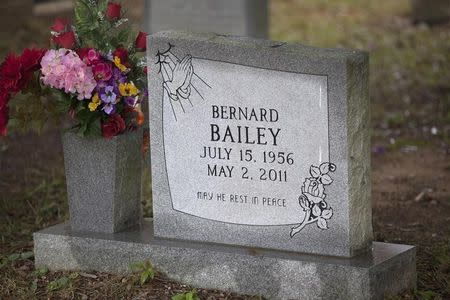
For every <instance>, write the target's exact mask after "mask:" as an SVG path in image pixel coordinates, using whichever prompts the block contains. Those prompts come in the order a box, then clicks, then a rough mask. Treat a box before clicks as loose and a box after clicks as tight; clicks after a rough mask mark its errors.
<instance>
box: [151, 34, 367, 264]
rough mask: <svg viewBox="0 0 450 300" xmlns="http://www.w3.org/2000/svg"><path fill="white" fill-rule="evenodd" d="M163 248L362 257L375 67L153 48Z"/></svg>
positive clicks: (274, 51)
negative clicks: (169, 243)
mask: <svg viewBox="0 0 450 300" xmlns="http://www.w3.org/2000/svg"><path fill="white" fill-rule="evenodd" d="M148 65H149V66H153V67H150V71H149V75H148V79H149V91H150V92H149V108H150V111H149V113H150V129H151V139H150V140H151V164H152V190H153V211H154V218H155V235H156V236H158V237H164V238H171V239H183V240H193V241H205V242H214V243H224V244H231V245H242V246H249V247H257V248H271V249H281V250H288V251H296V252H305V253H317V254H324V255H336V256H354V255H355V254H357V253H359V252H361V251H364V250H366V249H367V247H368V246H369V245H370V242H371V239H372V227H371V208H370V198H369V197H370V177H369V170H370V161H369V157H370V156H369V155H370V153H369V137H370V134H369V126H368V125H369V120H370V118H369V98H368V85H367V82H368V57H367V55H366V54H365V53H361V52H358V51H348V50H330V49H320V48H312V47H305V46H301V45H296V44H286V43H278V42H271V41H264V40H253V39H248V38H238V37H227V36H221V35H215V34H192V33H186V32H176V31H171V32H162V33H158V34H155V35H153V36H151V37H150V38H149V43H148Z"/></svg>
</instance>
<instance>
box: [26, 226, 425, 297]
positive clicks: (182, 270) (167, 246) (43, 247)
mask: <svg viewBox="0 0 450 300" xmlns="http://www.w3.org/2000/svg"><path fill="white" fill-rule="evenodd" d="M34 252H35V260H36V266H47V267H48V268H49V269H51V270H84V271H89V270H90V271H92V270H95V271H102V272H110V273H128V272H130V268H129V266H130V264H131V263H133V262H142V261H145V260H149V261H151V262H152V264H153V265H154V266H155V267H156V268H157V269H158V270H159V271H161V272H162V273H163V274H165V275H167V276H168V277H170V278H171V279H174V280H177V281H181V282H183V283H186V284H188V285H192V286H197V287H202V288H212V289H221V290H227V291H232V292H236V293H242V294H251V295H261V296H263V297H266V298H268V299H383V298H384V297H386V296H389V295H394V294H397V293H399V292H401V291H404V290H407V289H412V288H414V287H415V282H416V253H415V247H413V246H407V245H397V244H387V243H378V242H374V243H373V247H372V251H371V252H369V253H366V254H364V255H361V256H357V257H354V258H337V257H326V256H318V255H307V254H296V253H290V252H279V251H277V252H275V251H268V250H260V249H253V248H245V247H233V246H224V245H216V244H204V243H192V242H181V241H173V240H161V239H156V238H154V237H153V223H152V222H151V221H149V220H146V221H144V223H143V224H142V225H141V226H140V227H139V228H133V229H129V230H126V231H124V232H121V233H116V234H97V233H80V232H72V231H71V230H70V226H69V225H68V223H64V224H59V225H56V226H53V227H50V228H47V229H44V230H42V231H39V232H36V233H35V234H34Z"/></svg>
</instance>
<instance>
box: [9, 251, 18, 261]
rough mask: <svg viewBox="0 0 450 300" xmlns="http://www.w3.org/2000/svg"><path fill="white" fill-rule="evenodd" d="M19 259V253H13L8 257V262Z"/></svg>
mask: <svg viewBox="0 0 450 300" xmlns="http://www.w3.org/2000/svg"><path fill="white" fill-rule="evenodd" d="M19 258H20V253H14V254H11V255H10V256H8V261H10V262H14V261H16V260H18V259H19Z"/></svg>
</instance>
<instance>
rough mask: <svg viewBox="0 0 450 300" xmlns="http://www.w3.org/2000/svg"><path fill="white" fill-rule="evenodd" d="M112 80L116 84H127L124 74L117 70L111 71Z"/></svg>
mask: <svg viewBox="0 0 450 300" xmlns="http://www.w3.org/2000/svg"><path fill="white" fill-rule="evenodd" d="M113 78H114V80H115V81H116V82H118V83H125V82H127V76H125V74H123V73H122V71H120V70H119V69H118V68H114V69H113Z"/></svg>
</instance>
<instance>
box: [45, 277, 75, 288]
mask: <svg viewBox="0 0 450 300" xmlns="http://www.w3.org/2000/svg"><path fill="white" fill-rule="evenodd" d="M69 284H70V279H69V278H67V277H61V278H58V279H56V280H53V281H51V282H50V283H49V284H48V285H47V290H48V291H56V290H59V289H62V288H65V287H67V286H68V285H69Z"/></svg>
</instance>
